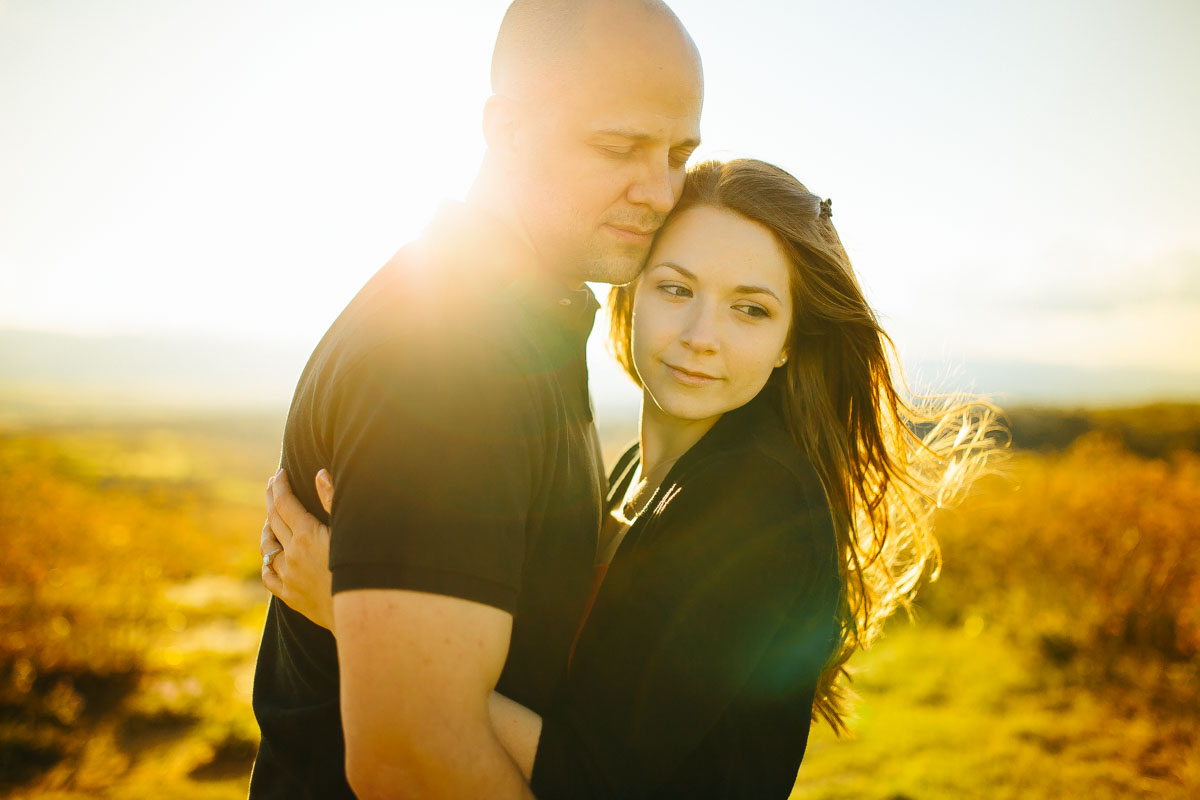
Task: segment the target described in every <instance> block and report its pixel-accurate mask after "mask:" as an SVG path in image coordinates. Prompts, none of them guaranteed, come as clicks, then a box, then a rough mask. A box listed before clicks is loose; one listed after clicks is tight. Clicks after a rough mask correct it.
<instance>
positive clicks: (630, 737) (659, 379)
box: [263, 160, 995, 798]
mask: <svg viewBox="0 0 1200 800" xmlns="http://www.w3.org/2000/svg"><path fill="white" fill-rule="evenodd" d="M610 336H611V344H612V346H613V349H614V351H615V353H616V355H617V358H618V360H619V361H620V362H621V364H622V365H623V367H624V368H625V370H626V372H627V373H628V374H629V375H630V377H631V378H633V380H634V381H635V382H637V383H638V384H639V385H640V386H641V387H642V389H643V402H642V411H641V428H640V436H639V442H638V444H636V445H634V446H633V447H632V448H630V450H629V451H627V452H626V453H625V454H624V455H623V456H622V457H621V458H620V459H619V461H618V463H617V465H616V468H615V469H614V471H613V473H612V475H611V478H610V493H609V503H608V511H609V513H608V514H607V515H606V520H605V525H604V529H603V531H602V532H601V537H600V547H599V551H598V554H597V568H596V569H597V573H596V574H597V578H596V589H597V591H595V592H594V594H593V604H592V605H591V606H590V608H589V611H588V613H587V614H585V619H584V621H583V622H582V623H581V627H580V630H579V634H578V635H577V637H576V642H575V646H574V647H573V649H572V654H571V658H570V664H569V673H568V678H567V681H566V686H565V689H564V690H563V691H562V693H561V694H560V696H559V697H558V698H557V699H556V701H555V703H554V705H553V707H552V708H551V709H549V710H548V711H547V712H546V714H545V715H544V717H538V715H536V714H534V713H533V712H531V711H529V710H528V709H523V708H521V707H520V706H517V705H516V704H515V703H512V702H511V701H507V700H506V699H505V698H502V697H499V696H494V698H493V703H492V712H493V719H494V722H495V728H496V730H497V733H498V735H499V736H500V737H501V739H502V741H503V742H504V744H505V746H506V747H507V748H508V749H509V750H510V752H511V753H512V755H513V757H514V759H515V760H516V761H517V763H518V764H519V765H520V766H521V767H522V769H523V770H524V771H525V773H526V775H531V787H532V788H533V790H534V792H535V794H537V795H538V796H539V797H543V798H547V797H610V796H621V797H634V796H662V795H668V796H687V797H708V796H713V797H786V796H787V795H788V793H789V792H790V790H791V788H792V784H793V782H794V780H795V776H796V770H797V768H798V766H799V763H800V760H801V758H802V756H803V753H804V749H805V746H806V743H807V738H808V730H809V727H810V722H811V720H812V719H813V718H816V717H820V718H822V719H824V720H826V721H827V722H828V723H829V724H830V725H831V726H832V727H833V728H834V730H835V731H838V732H841V731H842V730H843V729H844V714H845V708H844V702H843V696H842V692H841V689H840V686H841V684H840V678H841V677H842V676H844V674H845V665H846V661H847V659H848V658H849V657H850V655H851V654H852V653H853V652H854V651H855V650H857V649H859V648H860V647H863V646H864V645H866V644H867V643H868V642H869V641H870V640H871V639H872V638H874V637H875V636H876V635H877V634H878V632H879V629H880V626H881V623H882V622H883V620H884V619H885V618H886V617H887V616H888V615H889V614H891V613H892V612H893V611H894V610H895V609H896V608H897V607H898V606H901V605H906V604H907V603H908V602H909V601H910V599H911V598H912V596H913V593H914V592H915V590H916V588H917V585H918V583H919V582H920V580H921V579H922V578H923V577H925V576H926V575H928V574H930V573H932V572H936V569H937V565H938V551H937V546H936V542H935V540H934V538H933V536H932V532H931V529H930V524H929V516H930V514H931V512H932V510H933V509H934V508H935V507H936V506H938V505H943V504H945V503H946V502H948V501H950V500H952V499H954V497H955V496H956V495H957V494H958V493H959V492H960V491H961V490H962V488H964V487H965V486H966V485H967V484H969V483H970V481H971V480H973V479H974V478H975V477H976V476H977V475H978V474H980V472H981V471H982V470H983V469H984V467H985V464H986V462H987V458H988V456H989V454H990V453H991V450H992V447H993V445H992V441H991V439H990V438H989V437H988V434H989V433H990V431H991V428H992V426H993V423H994V419H995V416H994V413H993V409H991V407H989V406H987V405H985V404H964V403H954V402H951V401H949V400H942V401H937V402H931V401H925V404H924V405H923V406H920V407H918V406H917V405H916V404H914V403H912V402H909V401H906V400H905V399H904V398H903V397H902V396H901V394H900V392H899V391H898V389H897V387H896V385H895V382H894V378H893V375H892V371H891V368H890V366H889V354H890V352H891V343H890V340H889V339H888V337H887V336H886V334H885V333H884V332H883V331H882V330H881V329H880V327H879V325H878V322H877V320H876V318H875V315H874V313H873V312H872V311H871V309H870V307H869V306H868V305H867V303H866V301H865V299H864V297H863V294H862V291H861V289H860V287H859V285H858V283H857V280H856V279H855V277H854V274H853V271H852V270H851V267H850V263H849V260H848V258H847V256H846V253H845V251H844V249H843V248H842V246H841V243H840V241H839V239H838V236H837V233H836V231H835V230H834V227H833V224H832V221H831V213H830V203H829V201H828V200H826V201H824V202H821V201H820V199H819V198H818V197H817V196H816V195H813V194H812V193H810V192H809V191H808V190H807V189H805V188H804V186H803V185H801V184H800V183H799V182H798V181H796V180H795V178H793V177H792V176H791V175H789V174H787V173H786V172H784V171H783V170H780V169H778V168H776V167H773V166H770V165H768V164H764V163H762V162H759V161H753V160H738V161H732V162H729V163H725V164H721V163H717V162H708V163H704V164H700V165H698V166H697V167H695V168H694V169H693V170H692V171H691V172H690V173H689V175H688V180H687V184H686V186H685V189H684V192H683V196H682V198H681V199H680V201H679V203H678V205H677V207H676V208H675V210H674V211H673V212H672V215H671V217H670V219H669V220H668V222H667V224H666V225H665V226H664V227H663V229H662V231H661V232H660V233H659V235H658V238H657V239H656V241H655V245H654V248H653V250H652V252H651V254H650V257H649V259H648V261H647V264H646V267H645V269H644V270H643V272H642V274H641V276H640V277H639V278H638V280H637V281H636V282H635V283H634V284H631V285H630V286H626V287H620V288H617V289H615V290H614V294H613V295H612V297H611V331H610ZM918 432H920V433H918ZM321 481H324V484H323V485H319V492H320V493H321V496H322V500H323V502H325V501H327V500H328V499H330V498H331V495H332V486H331V484H330V483H329V481H328V476H327V475H322V476H320V477H319V479H318V482H319V484H320V483H321ZM286 488H287V487H286V483H284V482H277V485H276V486H275V487H274V488H273V489H272V490H269V491H268V511H269V514H270V525H271V528H272V530H273V531H274V532H275V535H277V536H278V538H279V540H280V541H281V542H283V544H284V546H285V547H287V548H288V553H289V558H288V560H287V564H288V574H284V575H280V576H278V578H277V579H274V580H275V583H274V585H272V586H271V587H270V588H272V591H275V592H276V594H278V595H279V596H280V597H281V599H283V600H284V601H285V602H287V603H288V604H289V605H292V606H293V607H294V608H296V609H297V610H299V611H302V612H303V613H305V614H307V615H308V616H310V617H311V618H313V619H314V621H317V622H319V623H322V624H325V625H326V626H327V627H330V626H331V620H332V613H331V611H330V610H329V609H330V600H329V590H328V587H329V578H328V574H327V571H326V568H325V561H324V560H323V559H324V558H325V553H326V551H327V537H328V531H327V530H322V527H321V526H319V525H318V523H317V521H316V519H315V518H313V517H312V516H311V515H308V514H307V513H305V512H304V511H303V508H302V507H301V506H300V505H299V503H298V502H296V501H295V499H294V497H292V496H291V495H290V493H289V492H287V491H286ZM277 546H278V545H277V544H276V543H274V542H273V541H272V540H271V539H270V538H269V537H265V538H264V544H263V549H264V552H269V550H271V549H274V548H275V547H277Z"/></svg>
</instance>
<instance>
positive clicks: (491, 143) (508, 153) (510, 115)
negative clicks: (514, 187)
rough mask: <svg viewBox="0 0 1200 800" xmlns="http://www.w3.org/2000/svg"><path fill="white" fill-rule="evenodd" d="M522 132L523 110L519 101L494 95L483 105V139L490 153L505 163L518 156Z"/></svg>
mask: <svg viewBox="0 0 1200 800" xmlns="http://www.w3.org/2000/svg"><path fill="white" fill-rule="evenodd" d="M520 130H521V108H520V105H519V104H518V103H517V101H515V100H513V99H512V98H511V97H505V96H504V95H502V94H494V95H492V96H491V97H489V98H488V99H487V102H486V103H484V105H483V138H484V141H486V142H487V148H488V150H489V151H490V152H492V153H495V154H496V155H498V156H500V157H501V158H502V159H503V160H505V161H511V160H512V159H513V157H514V156H515V155H516V153H517V150H518V145H519V136H520Z"/></svg>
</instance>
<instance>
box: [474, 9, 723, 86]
mask: <svg viewBox="0 0 1200 800" xmlns="http://www.w3.org/2000/svg"><path fill="white" fill-rule="evenodd" d="M643 37H644V38H646V39H648V40H652V41H653V42H654V45H655V46H654V49H653V50H652V51H651V52H656V53H657V54H658V55H659V56H660V57H662V58H664V59H671V60H674V61H675V62H676V63H681V64H683V65H685V68H686V69H689V70H691V71H693V72H694V74H695V76H696V79H697V81H699V80H700V75H701V68H700V54H699V52H698V51H697V49H696V45H695V43H694V42H692V39H691V37H690V36H689V35H688V32H687V30H686V29H685V28H684V27H683V24H682V23H681V22H680V21H679V18H678V17H676V16H675V13H674V12H673V11H671V9H670V8H669V7H668V6H667V5H666V4H665V3H663V2H661V0H514V2H513V3H512V5H510V6H509V7H508V11H507V12H506V13H505V15H504V21H503V22H501V23H500V32H499V33H498V34H497V36H496V46H495V49H494V50H493V51H492V92H493V93H495V94H498V95H506V96H509V97H517V98H522V99H535V98H539V97H541V96H542V95H544V94H545V93H547V92H549V91H551V90H552V89H554V88H570V86H569V85H567V86H564V84H569V83H570V82H571V78H572V77H573V75H574V74H575V73H577V72H578V70H579V69H580V68H596V67H598V66H601V65H599V64H596V63H594V62H595V60H596V59H597V58H599V59H604V58H605V57H606V56H607V55H609V54H610V53H611V55H612V56H613V57H618V58H619V57H620V50H621V48H620V47H619V45H620V44H621V42H620V41H619V40H622V39H623V40H625V42H624V43H625V44H626V45H628V44H629V43H630V42H631V41H632V40H636V39H639V38H643ZM614 45H618V46H616V47H614ZM589 56H590V58H589ZM588 62H593V63H588Z"/></svg>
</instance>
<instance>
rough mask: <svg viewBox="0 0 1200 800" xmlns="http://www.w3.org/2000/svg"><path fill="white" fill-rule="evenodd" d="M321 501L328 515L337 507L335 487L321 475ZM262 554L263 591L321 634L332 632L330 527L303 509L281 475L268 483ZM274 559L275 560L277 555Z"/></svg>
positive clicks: (319, 476)
mask: <svg viewBox="0 0 1200 800" xmlns="http://www.w3.org/2000/svg"><path fill="white" fill-rule="evenodd" d="M315 483H316V488H317V496H318V497H319V498H320V500H321V506H322V507H324V509H325V511H326V513H328V512H329V510H330V508H332V506H333V481H332V479H331V478H330V477H329V473H328V472H326V471H325V470H321V471H320V472H318V473H317V477H316V481H315ZM258 546H259V550H260V551H261V552H262V554H263V556H264V559H265V558H266V557H268V556H270V560H269V563H268V562H267V561H264V563H263V567H262V583H263V586H265V587H267V589H268V590H269V591H270V592H271V594H273V595H275V596H276V597H278V598H279V599H280V600H282V601H283V602H285V603H287V605H288V606H289V607H290V608H292V609H293V610H295V611H298V612H300V613H301V614H303V615H304V616H306V617H308V618H309V619H310V620H312V621H313V622H315V623H316V624H318V625H320V626H321V627H322V628H328V629H329V630H331V631H332V630H333V593H332V583H333V574H332V573H331V572H330V571H329V526H328V525H324V524H322V523H321V522H320V520H318V519H317V518H316V517H314V516H313V515H312V514H310V513H308V511H307V510H306V509H305V508H304V506H303V505H302V504H301V503H300V501H299V500H298V499H297V498H296V495H294V494H292V488H291V486H290V485H289V484H288V477H287V473H286V472H284V471H283V470H279V471H278V472H276V473H275V475H274V477H272V478H271V480H270V481H268V483H267V521H266V523H264V524H263V529H262V537H261V538H260V539H259V543H258ZM272 553H273V554H274V555H272Z"/></svg>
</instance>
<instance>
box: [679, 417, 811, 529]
mask: <svg viewBox="0 0 1200 800" xmlns="http://www.w3.org/2000/svg"><path fill="white" fill-rule="evenodd" d="M732 422H733V424H731V425H729V426H727V427H726V429H725V430H722V431H719V432H717V433H718V435H717V436H714V437H713V438H712V439H711V440H710V441H708V442H703V441H702V442H701V443H700V444H699V445H697V449H698V451H699V452H698V453H697V458H696V459H695V461H694V463H693V464H692V465H691V469H689V470H687V472H686V474H685V475H682V476H681V478H682V479H684V481H686V483H688V484H690V485H691V486H692V488H693V489H695V490H698V491H699V492H722V493H737V492H741V491H747V490H754V489H755V487H759V488H758V491H760V492H761V491H763V489H764V488H766V489H770V490H773V491H771V492H770V493H771V495H772V496H773V497H775V498H776V499H777V500H778V501H779V505H781V506H783V507H790V508H792V509H793V510H805V511H808V512H813V513H818V514H820V515H824V516H828V512H829V504H828V501H827V498H826V496H825V490H824V488H823V486H822V483H821V479H820V477H819V476H818V474H817V471H816V468H815V467H814V466H813V464H812V461H811V460H810V459H809V458H808V455H807V454H806V453H805V452H804V451H803V450H802V449H801V448H800V447H799V445H797V444H796V441H795V440H794V439H793V438H792V436H791V434H790V433H788V431H787V428H786V427H785V426H784V424H783V421H782V420H780V419H779V418H778V417H777V416H776V415H774V414H764V413H761V412H760V413H757V414H754V415H752V416H751V415H749V414H747V415H744V416H743V418H741V419H736V420H733V421H732ZM693 493H697V492H693ZM773 505H774V504H773Z"/></svg>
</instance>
